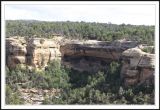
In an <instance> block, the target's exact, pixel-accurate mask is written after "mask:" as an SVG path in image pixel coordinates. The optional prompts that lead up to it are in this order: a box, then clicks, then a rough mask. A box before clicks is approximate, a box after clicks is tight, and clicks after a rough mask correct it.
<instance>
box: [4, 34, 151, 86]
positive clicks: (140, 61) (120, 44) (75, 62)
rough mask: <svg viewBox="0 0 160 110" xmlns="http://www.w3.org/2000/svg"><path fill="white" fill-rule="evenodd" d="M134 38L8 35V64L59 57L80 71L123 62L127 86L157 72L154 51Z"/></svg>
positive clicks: (43, 61)
mask: <svg viewBox="0 0 160 110" xmlns="http://www.w3.org/2000/svg"><path fill="white" fill-rule="evenodd" d="M137 45H138V44H137V43H136V42H132V41H124V40H120V41H114V42H103V41H95V40H88V41H77V40H68V39H63V38H62V37H57V38H54V39H44V38H30V39H24V38H15V37H13V38H7V39H6V64H7V66H8V67H9V68H14V67H15V66H16V65H17V64H27V65H30V66H32V67H35V68H44V67H46V66H47V64H48V62H50V61H52V60H54V59H60V60H61V62H62V64H63V65H65V66H67V67H69V68H74V69H76V70H78V71H89V72H97V71H99V70H101V69H107V68H106V67H107V66H108V65H109V64H110V63H111V62H112V61H117V62H120V63H122V68H121V79H123V80H124V84H125V85H126V86H129V85H135V84H137V83H139V84H141V83H143V82H145V81H146V80H147V79H150V78H153V76H154V54H149V53H145V52H143V51H142V50H141V49H142V47H141V48H140V47H139V46H137Z"/></svg>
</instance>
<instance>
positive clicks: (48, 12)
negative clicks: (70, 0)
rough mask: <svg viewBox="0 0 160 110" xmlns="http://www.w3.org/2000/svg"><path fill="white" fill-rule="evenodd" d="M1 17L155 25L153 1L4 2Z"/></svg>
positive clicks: (9, 18) (7, 18)
mask: <svg viewBox="0 0 160 110" xmlns="http://www.w3.org/2000/svg"><path fill="white" fill-rule="evenodd" d="M5 19H6V20H17V19H25V20H28V19H32V20H42V21H67V20H68V21H86V22H101V23H108V22H111V23H114V24H122V23H125V24H134V25H155V5H149V4H148V5H93V4H92V5H31V4H30V5H15V4H12V5H9V4H8V5H5Z"/></svg>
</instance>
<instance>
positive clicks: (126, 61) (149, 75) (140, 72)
mask: <svg viewBox="0 0 160 110" xmlns="http://www.w3.org/2000/svg"><path fill="white" fill-rule="evenodd" d="M122 57H123V60H122V61H123V62H122V64H123V66H122V68H121V78H123V79H124V84H125V85H126V86H129V85H135V84H137V83H139V84H142V83H144V82H145V81H153V80H154V68H155V67H154V65H155V64H154V63H155V56H154V54H149V53H146V52H143V51H142V50H141V49H140V48H138V47H135V48H131V49H128V50H125V51H124V52H123V53H122ZM150 83H152V82H150Z"/></svg>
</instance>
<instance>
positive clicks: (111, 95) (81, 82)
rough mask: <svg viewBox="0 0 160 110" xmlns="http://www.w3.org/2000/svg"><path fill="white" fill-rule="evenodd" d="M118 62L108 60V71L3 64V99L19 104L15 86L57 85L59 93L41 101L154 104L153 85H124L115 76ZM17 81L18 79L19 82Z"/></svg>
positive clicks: (52, 65)
mask: <svg viewBox="0 0 160 110" xmlns="http://www.w3.org/2000/svg"><path fill="white" fill-rule="evenodd" d="M120 66H121V65H120V64H118V63H116V62H112V63H111V64H110V65H109V69H108V71H106V72H104V71H99V72H98V73H87V72H78V71H76V70H72V69H67V68H65V67H62V66H61V65H60V63H59V62H58V61H55V62H51V63H50V64H49V66H48V67H47V68H46V69H45V70H42V71H37V70H35V69H33V70H29V69H27V67H26V68H22V67H20V66H17V68H16V69H14V70H13V69H12V70H9V69H8V68H7V67H6V103H7V104H23V100H22V99H21V98H20V97H19V96H20V95H19V92H18V88H20V87H21V88H33V87H34V88H39V89H40V88H42V89H50V88H59V89H61V90H62V91H61V93H60V94H59V97H58V98H57V97H55V96H53V97H50V98H46V99H45V100H44V101H43V104H154V88H153V86H151V87H148V86H143V87H135V88H134V87H132V88H124V87H123V84H122V83H121V81H120V78H119V75H120V73H119V71H120ZM19 83H21V84H20V85H19Z"/></svg>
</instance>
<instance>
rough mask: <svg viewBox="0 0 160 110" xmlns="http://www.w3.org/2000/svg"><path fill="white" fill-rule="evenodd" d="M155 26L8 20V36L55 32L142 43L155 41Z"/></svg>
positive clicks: (81, 37)
mask: <svg viewBox="0 0 160 110" xmlns="http://www.w3.org/2000/svg"><path fill="white" fill-rule="evenodd" d="M154 31H155V27H154V26H144V25H130V24H127V25H126V24H121V25H116V24H111V23H108V24H107V23H95V22H93V23H86V22H70V21H68V22H46V21H35V20H30V21H25V20H14V21H11V20H9V21H6V37H10V36H28V37H31V36H34V35H37V37H46V38H51V37H52V35H53V34H60V35H62V36H64V37H67V38H76V39H97V40H102V41H113V40H116V39H123V38H125V39H128V40H136V41H139V42H141V43H146V44H152V45H153V43H154Z"/></svg>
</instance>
